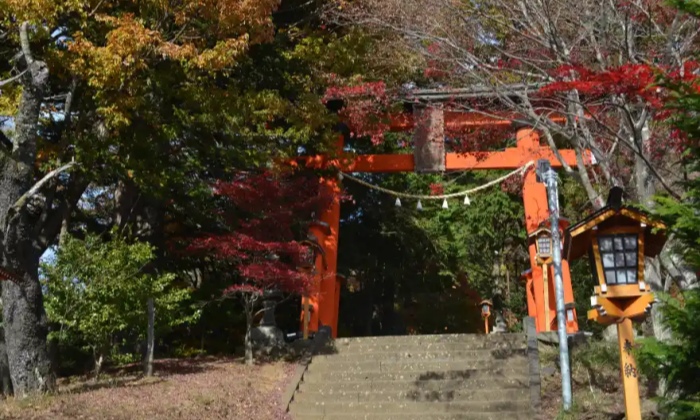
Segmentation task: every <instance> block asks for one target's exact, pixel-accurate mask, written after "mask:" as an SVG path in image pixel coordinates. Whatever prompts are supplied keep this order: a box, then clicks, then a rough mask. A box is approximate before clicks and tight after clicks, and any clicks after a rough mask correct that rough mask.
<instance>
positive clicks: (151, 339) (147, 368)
mask: <svg viewBox="0 0 700 420" xmlns="http://www.w3.org/2000/svg"><path fill="white" fill-rule="evenodd" d="M155 320H156V309H155V307H154V305H153V298H149V299H148V331H147V333H146V341H147V342H146V357H145V358H144V367H143V374H144V375H146V376H153V350H154V348H155V336H156V335H155Z"/></svg>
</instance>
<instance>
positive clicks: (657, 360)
mask: <svg viewBox="0 0 700 420" xmlns="http://www.w3.org/2000/svg"><path fill="white" fill-rule="evenodd" d="M663 302H664V305H663V306H662V307H661V311H662V313H663V315H664V323H665V325H666V327H668V328H669V329H670V331H671V334H672V337H673V340H672V341H670V342H661V341H658V340H656V339H653V338H652V339H645V340H643V341H642V346H641V348H640V350H639V351H638V355H637V358H638V361H639V367H640V370H641V371H642V373H643V374H645V375H647V376H648V377H650V378H664V379H665V380H666V390H665V394H664V395H662V396H661V398H660V403H661V408H662V409H663V410H664V411H665V412H666V413H667V414H670V415H673V418H674V419H680V420H684V419H688V420H690V419H697V418H700V381H698V377H700V339H699V337H700V291H698V290H690V291H686V292H685V293H683V294H682V295H681V296H680V298H678V299H674V298H670V297H668V296H666V297H664V298H663Z"/></svg>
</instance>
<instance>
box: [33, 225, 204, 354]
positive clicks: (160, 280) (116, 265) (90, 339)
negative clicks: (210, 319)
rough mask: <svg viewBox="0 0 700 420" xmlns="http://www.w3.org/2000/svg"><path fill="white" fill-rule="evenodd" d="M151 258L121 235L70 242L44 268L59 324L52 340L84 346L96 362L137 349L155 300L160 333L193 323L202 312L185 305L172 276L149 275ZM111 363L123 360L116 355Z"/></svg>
mask: <svg viewBox="0 0 700 420" xmlns="http://www.w3.org/2000/svg"><path fill="white" fill-rule="evenodd" d="M153 259H154V254H153V248H152V247H151V246H150V245H149V244H146V243H142V242H135V243H129V242H128V241H127V240H126V239H124V238H122V237H119V236H113V237H112V238H111V240H109V241H103V240H102V238H100V237H98V236H94V235H88V236H87V237H86V239H85V240H80V239H75V238H72V237H69V238H67V239H66V241H65V242H64V243H63V244H62V245H61V247H60V248H59V249H58V252H57V253H56V257H55V259H54V260H53V261H52V262H50V263H47V264H44V265H43V266H42V273H43V286H44V287H45V291H46V292H45V305H46V312H47V314H48V317H49V319H50V321H51V322H52V323H55V324H57V325H58V328H56V330H55V331H53V332H52V333H51V335H52V337H50V338H52V339H54V340H58V341H59V342H62V341H63V342H65V341H67V342H73V343H83V345H84V347H85V348H86V350H89V351H90V352H92V353H93V355H94V356H95V357H99V356H107V355H108V353H109V351H110V349H112V350H113V349H114V348H119V346H128V345H130V344H131V345H132V348H133V345H134V344H135V342H134V341H131V340H140V339H143V337H145V334H146V327H147V314H146V305H147V300H148V299H149V298H154V299H155V300H154V302H155V308H156V324H155V325H156V330H157V331H159V332H163V331H165V330H168V329H169V328H171V327H173V326H176V325H180V324H183V323H186V322H190V321H193V320H195V319H196V318H197V316H198V311H194V310H190V309H189V308H188V307H187V306H186V303H187V301H188V299H189V294H190V292H189V291H188V290H187V289H185V288H181V287H178V286H177V285H176V283H175V280H176V279H175V276H174V275H173V274H169V273H166V274H152V273H150V270H149V264H150V263H151V262H152V261H153ZM112 359H113V360H115V361H119V360H120V359H123V357H122V356H119V355H118V353H114V351H112ZM122 361H123V360H122Z"/></svg>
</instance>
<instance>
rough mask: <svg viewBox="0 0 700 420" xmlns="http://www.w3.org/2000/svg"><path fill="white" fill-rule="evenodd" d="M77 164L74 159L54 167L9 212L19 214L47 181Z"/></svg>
mask: <svg viewBox="0 0 700 420" xmlns="http://www.w3.org/2000/svg"><path fill="white" fill-rule="evenodd" d="M75 165H76V163H75V161H73V162H70V163H67V164H65V165H63V166H61V167H59V168H56V169H54V170H53V171H51V172H49V173H47V174H46V175H44V177H43V178H41V180H39V182H37V183H36V184H34V186H33V187H32V188H30V189H29V191H27V192H26V193H24V194H22V196H21V197H20V198H19V199H18V200H17V201H16V202H15V204H13V205H12V207H11V208H10V209H9V210H8V214H9V213H13V214H17V213H18V212H19V211H20V210H22V208H23V207H24V206H25V205H26V204H27V202H28V201H29V199H30V198H32V197H33V196H34V195H36V194H37V193H38V192H39V190H41V188H42V187H43V186H44V185H45V184H46V183H47V182H49V181H50V180H51V179H53V177H55V176H57V175H58V174H60V173H61V172H64V171H67V170H68V169H70V168H72V167H73V166H75ZM8 219H9V218H8Z"/></svg>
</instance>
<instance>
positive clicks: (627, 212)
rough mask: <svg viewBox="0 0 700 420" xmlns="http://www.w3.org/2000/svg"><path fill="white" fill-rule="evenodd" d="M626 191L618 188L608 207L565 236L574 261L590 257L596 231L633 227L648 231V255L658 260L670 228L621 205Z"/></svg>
mask: <svg viewBox="0 0 700 420" xmlns="http://www.w3.org/2000/svg"><path fill="white" fill-rule="evenodd" d="M621 198H622V189H621V188H619V187H614V188H613V189H612V190H611V191H610V195H609V197H608V203H607V205H606V206H605V207H603V208H601V209H600V210H598V211H596V212H595V213H593V214H591V215H589V216H588V217H586V218H585V219H583V220H581V221H580V222H578V223H576V224H575V225H572V226H571V227H569V228H568V229H567V230H566V232H565V235H564V255H565V257H566V259H567V260H569V261H573V260H576V259H578V258H581V257H582V256H584V255H586V254H587V253H588V251H589V249H590V246H591V243H592V240H593V237H592V235H593V231H594V230H596V229H613V231H614V228H616V227H620V228H624V227H631V226H640V225H641V226H642V227H643V229H644V255H646V256H647V257H655V256H657V255H659V253H660V252H661V249H662V248H663V246H664V244H665V243H666V225H664V224H663V223H661V222H659V221H656V220H652V219H651V217H650V215H649V213H647V212H645V211H642V210H639V209H637V208H634V207H632V206H627V205H623V204H622V202H621Z"/></svg>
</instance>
